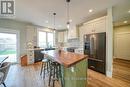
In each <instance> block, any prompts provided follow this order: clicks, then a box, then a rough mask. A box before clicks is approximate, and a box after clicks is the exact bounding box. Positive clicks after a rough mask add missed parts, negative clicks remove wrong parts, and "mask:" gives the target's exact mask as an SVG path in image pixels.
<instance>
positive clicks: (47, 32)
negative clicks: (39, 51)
mask: <svg viewBox="0 0 130 87" xmlns="http://www.w3.org/2000/svg"><path fill="white" fill-rule="evenodd" d="M39 32H45V33H46V47H45V48H48V33H52V34H53V45H52V47H53V46H54V45H55V43H54V42H55V40H54V39H55V37H54V32H53V31H46V30H41V29H39V30H38V31H37V45H38V46H39ZM39 47H40V46H39Z"/></svg>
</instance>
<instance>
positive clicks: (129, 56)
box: [114, 33, 130, 60]
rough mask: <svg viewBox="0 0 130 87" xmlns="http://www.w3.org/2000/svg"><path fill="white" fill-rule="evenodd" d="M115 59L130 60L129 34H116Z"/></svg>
mask: <svg viewBox="0 0 130 87" xmlns="http://www.w3.org/2000/svg"><path fill="white" fill-rule="evenodd" d="M114 50H115V57H116V58H121V59H125V60H130V33H122V34H116V36H115V49H114Z"/></svg>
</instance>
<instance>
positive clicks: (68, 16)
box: [66, 0, 70, 29]
mask: <svg viewBox="0 0 130 87" xmlns="http://www.w3.org/2000/svg"><path fill="white" fill-rule="evenodd" d="M66 2H67V29H69V28H70V13H69V10H70V6H69V4H70V0H66Z"/></svg>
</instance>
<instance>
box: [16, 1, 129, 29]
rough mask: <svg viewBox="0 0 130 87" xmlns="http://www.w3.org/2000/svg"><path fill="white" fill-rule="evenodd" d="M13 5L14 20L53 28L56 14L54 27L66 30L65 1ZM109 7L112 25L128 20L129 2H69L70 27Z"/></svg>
mask: <svg viewBox="0 0 130 87" xmlns="http://www.w3.org/2000/svg"><path fill="white" fill-rule="evenodd" d="M15 5H16V8H15V9H16V12H15V13H16V15H15V20H20V21H26V22H31V23H33V24H35V25H39V26H45V27H49V28H53V27H54V26H53V25H54V18H53V13H54V12H56V13H57V15H56V26H55V27H56V28H57V29H65V28H66V22H67V14H66V0H15ZM111 6H113V18H114V23H117V22H122V21H124V20H130V13H128V10H130V0H71V2H70V19H72V23H71V25H72V26H73V25H76V24H79V23H82V22H85V21H87V19H89V18H90V17H91V16H92V15H95V16H96V15H99V14H101V13H102V14H103V13H105V11H106V8H108V7H111ZM89 9H93V12H92V13H89ZM47 22H48V23H47ZM122 23H123V22H122Z"/></svg>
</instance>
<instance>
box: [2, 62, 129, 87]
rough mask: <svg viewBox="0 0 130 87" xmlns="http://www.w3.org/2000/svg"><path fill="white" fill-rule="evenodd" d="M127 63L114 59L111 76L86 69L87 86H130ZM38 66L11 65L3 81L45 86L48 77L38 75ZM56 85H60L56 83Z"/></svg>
mask: <svg viewBox="0 0 130 87" xmlns="http://www.w3.org/2000/svg"><path fill="white" fill-rule="evenodd" d="M129 65H130V62H127V61H122V60H114V68H113V78H108V77H106V76H104V75H103V74H100V73H97V72H95V71H92V70H88V87H130V66H129ZM40 67H41V66H40V63H37V64H34V65H30V66H27V67H21V66H20V65H12V66H11V68H10V71H9V74H8V77H7V79H6V81H5V83H6V85H7V87H47V84H48V79H45V80H43V79H42V77H41V76H40V75H39V73H40ZM0 87H3V86H2V85H1V86H0ZM56 87H60V86H59V84H58V83H56Z"/></svg>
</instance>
